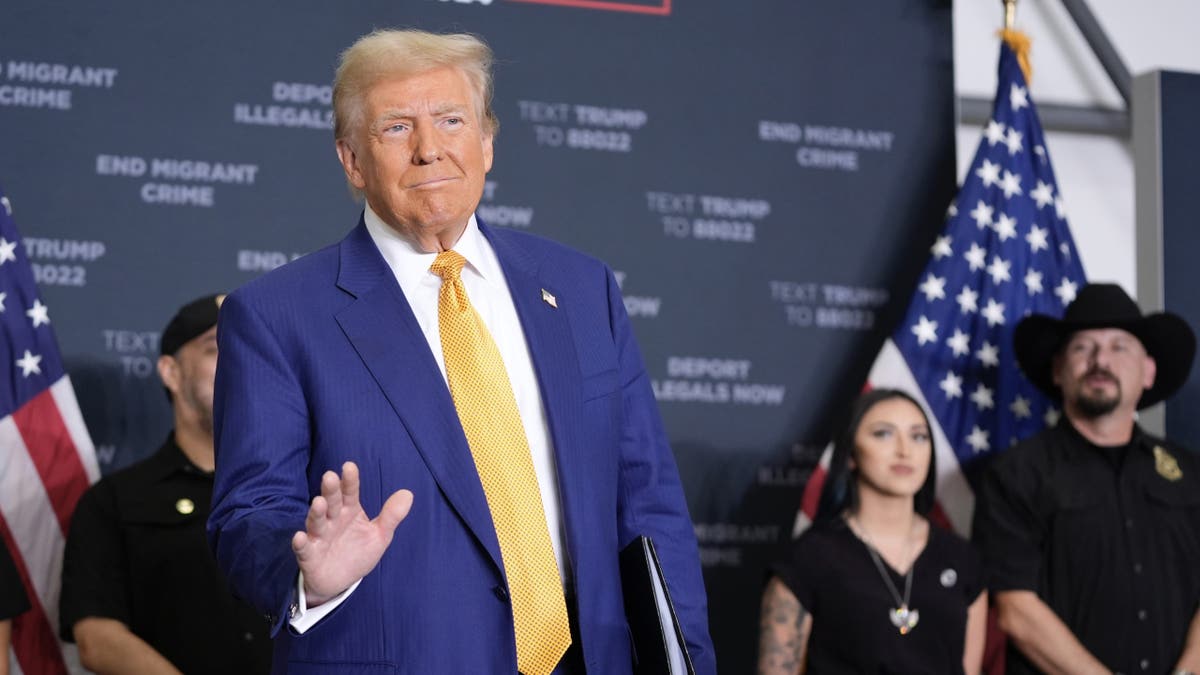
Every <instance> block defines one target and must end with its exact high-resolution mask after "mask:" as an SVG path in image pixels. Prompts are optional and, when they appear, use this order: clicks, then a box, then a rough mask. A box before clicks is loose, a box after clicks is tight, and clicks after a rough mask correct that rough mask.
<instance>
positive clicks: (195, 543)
mask: <svg viewBox="0 0 1200 675" xmlns="http://www.w3.org/2000/svg"><path fill="white" fill-rule="evenodd" d="M212 489H213V478H212V474H211V473H207V472H205V471H202V470H201V469H199V468H197V467H196V466H195V465H193V464H192V463H191V462H189V461H188V460H187V458H186V457H185V456H184V454H183V452H182V451H181V450H180V449H179V447H178V446H177V445H176V444H175V438H174V436H173V435H172V436H170V437H168V438H167V441H166V443H164V444H163V446H162V448H161V449H159V451H158V452H157V453H156V454H155V455H153V456H152V457H150V458H148V459H146V460H144V461H142V462H139V463H138V464H135V465H133V466H131V467H129V468H127V469H124V470H123V471H120V472H118V473H115V474H113V475H111V476H108V477H106V478H104V479H103V480H101V481H100V482H99V483H96V484H95V485H93V486H92V487H91V488H90V489H88V491H87V492H86V493H84V495H83V497H82V498H80V500H79V505H78V506H77V507H76V509H75V515H74V516H73V517H72V519H71V531H70V534H69V535H68V537H67V545H66V553H65V556H64V560H63V584H62V599H61V602H60V621H59V623H60V632H61V634H62V637H63V639H64V640H68V641H73V640H74V636H73V630H72V629H73V627H74V625H75V623H76V622H77V621H79V620H80V619H83V618H85V617H103V618H111V619H116V620H118V621H121V622H122V623H124V624H125V625H126V626H128V627H129V629H130V630H131V631H132V632H133V633H134V634H135V635H137V636H138V637H140V638H141V639H143V640H145V641H146V642H147V643H148V644H149V645H150V646H151V647H153V648H154V649H156V650H157V651H158V652H159V653H160V654H162V655H163V656H164V657H166V658H167V659H168V660H170V661H171V663H173V664H174V665H175V667H176V668H178V669H179V670H181V671H183V672H184V673H187V674H188V675H196V674H202V673H213V674H217V673H220V674H225V673H251V674H253V673H267V672H268V671H269V670H270V650H271V646H270V639H269V636H268V629H269V626H268V625H267V623H266V621H265V620H264V619H263V617H262V616H261V615H259V614H257V613H256V612H254V611H253V610H252V609H251V608H250V607H249V606H248V605H246V604H244V603H242V602H240V601H238V600H236V599H235V598H234V597H233V596H232V594H231V593H230V591H229V588H228V586H227V585H226V583H225V581H224V579H223V577H222V576H221V574H220V572H219V571H218V570H217V566H216V562H215V561H214V560H213V556H212V553H211V552H210V551H209V548H208V542H207V540H206V537H205V533H204V524H205V520H207V519H208V512H209V509H210V507H211V504H212Z"/></svg>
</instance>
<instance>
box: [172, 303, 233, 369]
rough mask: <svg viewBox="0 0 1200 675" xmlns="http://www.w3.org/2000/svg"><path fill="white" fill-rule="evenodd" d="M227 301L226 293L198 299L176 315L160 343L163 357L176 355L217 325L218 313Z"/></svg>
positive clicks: (182, 308) (181, 308)
mask: <svg viewBox="0 0 1200 675" xmlns="http://www.w3.org/2000/svg"><path fill="white" fill-rule="evenodd" d="M223 300H225V294H224V293H217V294H215V295H206V296H204V297H203V298H196V299H195V300H193V301H191V302H189V303H188V304H186V305H184V306H183V307H180V308H179V311H178V312H176V313H175V316H173V317H171V322H170V323H168V324H167V327H166V328H165V329H164V330H163V332H162V337H161V338H160V339H159V341H158V346H159V350H160V353H161V354H162V355H163V356H167V355H171V354H174V353H175V352H177V351H179V348H180V347H182V346H184V345H185V344H187V343H188V342H191V341H192V340H194V339H196V338H198V337H200V336H201V335H203V334H204V333H205V332H206V331H207V330H208V329H209V328H212V327H213V326H215V325H217V311H218V310H219V309H220V308H221V302H222V301H223Z"/></svg>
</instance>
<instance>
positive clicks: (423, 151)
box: [413, 125, 442, 164]
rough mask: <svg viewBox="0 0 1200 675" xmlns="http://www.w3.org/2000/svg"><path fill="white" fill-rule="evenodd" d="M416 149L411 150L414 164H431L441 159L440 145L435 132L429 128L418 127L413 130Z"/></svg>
mask: <svg viewBox="0 0 1200 675" xmlns="http://www.w3.org/2000/svg"><path fill="white" fill-rule="evenodd" d="M413 139H414V141H415V143H416V147H415V148H413V162H414V163H415V164H432V163H434V162H436V161H437V160H439V159H441V157H442V143H441V139H440V138H439V137H438V134H437V131H436V130H434V129H433V128H431V127H429V126H425V125H422V126H419V127H418V128H416V129H414V130H413Z"/></svg>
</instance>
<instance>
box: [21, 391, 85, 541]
mask: <svg viewBox="0 0 1200 675" xmlns="http://www.w3.org/2000/svg"><path fill="white" fill-rule="evenodd" d="M12 418H13V422H14V423H15V424H16V425H17V429H18V430H19V431H20V432H21V438H23V439H24V440H25V447H26V448H28V449H29V456H30V458H31V459H32V460H33V464H34V466H36V467H37V472H38V475H40V476H41V477H42V485H44V486H45V487H46V494H47V495H48V496H49V498H50V504H51V505H52V506H53V507H54V514H55V515H56V516H57V517H58V524H59V527H61V528H62V533H63V536H64V537H65V536H67V531H68V528H69V526H70V523H71V514H72V513H74V511H75V504H76V503H77V502H78V501H79V498H80V497H81V496H83V493H84V491H85V490H87V488H88V483H89V482H88V476H87V471H85V470H84V468H83V462H82V461H81V460H80V459H79V451H78V450H77V449H76V448H75V441H74V440H72V439H71V433H70V431H68V429H67V425H66V423H65V422H64V421H63V418H62V415H61V414H60V413H59V411H58V406H57V405H56V404H55V402H54V396H53V394H52V393H51V392H50V390H49V389H46V390H45V391H43V392H42V393H40V394H38V395H37V396H35V397H33V398H32V399H30V400H29V402H28V403H26V404H25V405H23V406H21V407H20V408H19V409H17V411H16V412H14V413H13V415H12Z"/></svg>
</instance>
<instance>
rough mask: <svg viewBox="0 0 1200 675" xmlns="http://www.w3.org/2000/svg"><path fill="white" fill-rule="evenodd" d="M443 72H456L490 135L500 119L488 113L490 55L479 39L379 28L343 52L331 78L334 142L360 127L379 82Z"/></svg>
mask: <svg viewBox="0 0 1200 675" xmlns="http://www.w3.org/2000/svg"><path fill="white" fill-rule="evenodd" d="M443 67H453V68H457V69H458V70H459V71H461V72H462V73H463V74H464V75H465V76H466V77H467V81H468V83H470V85H471V88H472V89H473V90H474V93H475V97H476V100H475V104H476V110H477V111H478V112H479V116H480V120H479V121H480V122H481V123H482V125H483V132H484V134H486V135H489V136H494V135H495V134H496V132H497V131H498V130H499V129H500V120H499V119H498V118H497V117H496V113H495V111H494V110H492V50H491V48H490V47H488V46H487V44H486V43H484V41H483V40H481V39H480V38H478V37H476V36H474V35H470V34H467V33H453V34H445V35H442V34H438V33H430V32H427V31H423V30H394V29H379V30H375V31H373V32H371V33H370V34H368V35H364V36H363V37H361V38H359V39H358V41H356V42H355V43H354V44H352V45H350V47H349V48H348V49H346V51H344V52H342V56H341V59H340V60H339V63H338V68H337V74H336V75H335V76H334V79H333V136H334V138H339V139H340V138H344V137H345V136H346V135H348V134H349V133H351V132H352V131H353V130H355V129H358V128H360V127H361V125H362V124H363V119H362V117H363V115H364V112H363V102H364V98H365V96H366V92H367V91H368V90H369V89H370V88H371V87H372V86H373V85H375V83H377V82H378V81H379V80H381V79H383V78H385V77H408V76H411V75H416V74H418V73H424V72H427V71H430V70H434V69H437V68H443Z"/></svg>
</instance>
